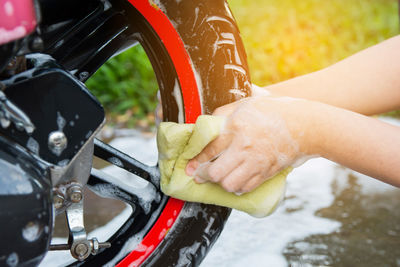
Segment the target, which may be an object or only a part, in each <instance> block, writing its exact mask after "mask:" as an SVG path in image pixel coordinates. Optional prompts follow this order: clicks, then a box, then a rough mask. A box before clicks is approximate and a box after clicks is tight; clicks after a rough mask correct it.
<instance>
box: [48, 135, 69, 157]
mask: <svg viewBox="0 0 400 267" xmlns="http://www.w3.org/2000/svg"><path fill="white" fill-rule="evenodd" d="M48 145H49V148H50V150H51V152H53V153H54V154H56V155H57V156H59V155H60V154H61V152H62V151H63V150H64V149H65V148H66V147H67V137H66V136H65V134H64V133H63V132H61V131H54V132H51V133H50V134H49V140H48Z"/></svg>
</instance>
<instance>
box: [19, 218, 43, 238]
mask: <svg viewBox="0 0 400 267" xmlns="http://www.w3.org/2000/svg"><path fill="white" fill-rule="evenodd" d="M41 233H42V231H41V227H40V226H39V223H38V222H28V224H27V225H26V226H25V227H24V228H23V229H22V236H23V237H24V238H25V240H27V241H28V242H33V241H35V240H37V239H38V238H39V236H40V234H41Z"/></svg>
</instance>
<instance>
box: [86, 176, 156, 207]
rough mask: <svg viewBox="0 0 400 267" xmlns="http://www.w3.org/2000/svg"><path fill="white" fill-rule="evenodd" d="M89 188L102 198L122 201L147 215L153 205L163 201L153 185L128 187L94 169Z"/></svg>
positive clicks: (88, 184) (88, 183)
mask: <svg viewBox="0 0 400 267" xmlns="http://www.w3.org/2000/svg"><path fill="white" fill-rule="evenodd" d="M87 186H88V187H89V189H90V190H92V191H93V192H95V193H97V194H98V195H99V196H101V197H105V198H112V199H117V200H121V201H123V202H125V203H127V204H129V205H130V206H131V207H132V209H133V210H136V209H137V208H138V207H140V208H141V209H142V210H143V211H144V213H146V214H147V213H148V212H149V211H150V210H151V207H152V206H153V204H154V203H158V202H159V201H160V199H161V195H160V192H159V191H158V190H157V189H156V188H154V187H153V186H152V185H151V184H148V186H146V187H144V188H136V187H133V186H127V185H126V184H124V183H123V182H121V180H120V179H118V178H116V177H114V176H112V175H109V174H107V173H105V172H103V171H100V170H97V169H94V168H92V170H91V173H90V176H89V180H88V182H87Z"/></svg>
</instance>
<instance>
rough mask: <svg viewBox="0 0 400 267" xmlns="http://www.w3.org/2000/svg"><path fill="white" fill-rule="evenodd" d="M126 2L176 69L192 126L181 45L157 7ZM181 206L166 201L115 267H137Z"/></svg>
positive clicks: (188, 73) (191, 88)
mask: <svg viewBox="0 0 400 267" xmlns="http://www.w3.org/2000/svg"><path fill="white" fill-rule="evenodd" d="M129 2H130V3H131V4H132V5H133V6H134V7H135V8H136V9H137V10H138V11H139V12H140V13H141V14H142V15H143V16H144V17H145V18H146V20H147V21H148V22H149V23H150V25H151V26H152V27H153V28H154V30H155V31H156V33H157V34H158V36H159V37H160V39H161V41H162V42H163V43H164V46H165V47H166V49H167V51H168V53H169V55H170V57H171V59H172V62H173V64H174V67H175V69H176V72H177V75H178V79H179V83H180V86H181V89H182V98H183V104H184V107H185V118H186V122H187V123H194V122H196V119H197V117H198V116H199V115H200V114H201V101H200V96H199V93H198V88H197V84H196V79H195V76H194V73H193V69H192V64H191V60H190V57H189V55H188V54H187V52H186V50H185V46H184V44H183V41H182V40H181V38H180V36H179V34H178V33H177V32H176V30H175V28H174V27H173V25H172V23H171V22H170V21H169V19H168V17H167V16H166V15H165V14H164V13H163V12H162V11H161V10H160V9H159V8H158V7H156V6H152V5H151V4H150V3H149V2H151V1H148V0H129ZM184 203H185V202H183V201H181V200H177V199H173V198H170V199H169V200H168V202H167V204H166V206H165V208H164V210H163V212H162V213H161V215H160V217H159V218H158V220H157V221H156V223H155V224H154V226H153V227H152V229H151V230H150V231H149V233H148V234H147V235H146V236H145V237H144V238H143V240H142V242H141V243H140V244H139V245H138V246H137V247H136V248H135V249H134V250H133V251H132V252H131V253H129V254H128V255H127V256H126V257H125V258H124V259H123V260H122V261H121V262H120V263H119V264H118V265H117V266H119V267H122V266H139V265H140V264H141V263H142V262H143V261H144V260H145V259H146V258H147V257H148V256H149V255H150V254H151V253H152V252H153V251H154V249H155V248H156V247H157V246H158V245H159V243H160V242H161V241H162V239H163V238H164V237H165V235H166V234H167V233H168V231H169V229H170V228H171V227H172V225H173V224H174V223H175V221H176V218H177V217H178V215H179V213H180V211H181V210H182V207H183V205H184Z"/></svg>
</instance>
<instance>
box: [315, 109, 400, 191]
mask: <svg viewBox="0 0 400 267" xmlns="http://www.w3.org/2000/svg"><path fill="white" fill-rule="evenodd" d="M310 111H311V112H312V113H313V114H314V118H312V120H311V122H310V123H311V124H310V125H309V126H308V128H309V130H310V136H309V139H310V140H311V143H312V145H311V147H312V149H311V151H310V152H311V153H315V154H318V155H320V156H322V157H325V158H328V159H330V160H332V161H335V162H337V163H340V164H342V165H344V166H347V167H349V168H351V169H353V170H356V171H359V172H361V173H364V174H367V175H369V176H372V177H374V178H378V179H380V180H382V181H384V182H386V183H390V184H393V185H395V186H398V187H399V186H400V164H399V159H400V152H399V151H400V127H396V126H392V125H389V124H387V123H384V122H382V121H379V120H377V119H374V118H370V117H367V116H363V115H360V114H357V113H354V112H351V111H347V110H343V109H340V108H335V107H331V106H328V105H325V104H319V103H317V104H316V106H315V108H312V109H311V110H310Z"/></svg>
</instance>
